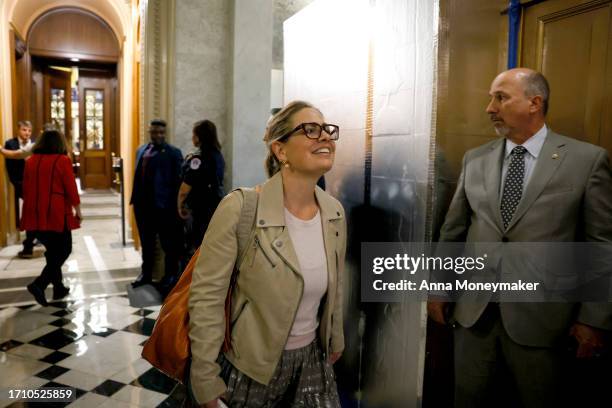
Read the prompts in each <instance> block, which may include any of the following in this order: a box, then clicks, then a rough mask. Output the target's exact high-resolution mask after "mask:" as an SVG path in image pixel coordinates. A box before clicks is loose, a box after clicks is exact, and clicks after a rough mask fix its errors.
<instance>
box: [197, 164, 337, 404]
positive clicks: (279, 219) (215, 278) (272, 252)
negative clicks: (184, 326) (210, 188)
mask: <svg viewBox="0 0 612 408" xmlns="http://www.w3.org/2000/svg"><path fill="white" fill-rule="evenodd" d="M315 194H316V198H317V201H318V204H319V208H320V211H321V220H322V222H323V238H324V244H325V252H326V254H327V273H328V286H327V294H326V295H325V297H324V298H323V300H322V301H321V302H322V306H323V308H322V309H321V310H322V314H321V317H320V326H319V338H320V339H321V344H322V345H323V348H324V352H325V354H326V356H327V355H329V353H331V352H341V351H342V350H343V349H344V334H343V318H342V307H343V297H342V273H343V270H344V255H345V252H346V222H345V217H344V209H343V208H342V205H341V204H340V203H339V202H338V201H337V200H336V199H334V198H333V197H332V196H330V195H329V194H327V193H326V192H324V191H323V190H321V189H320V188H318V187H317V188H316V192H315ZM242 202H243V198H242V194H241V193H240V192H234V193H231V194H229V195H227V196H226V197H225V198H224V199H223V201H221V203H220V204H219V207H218V208H217V211H216V212H215V214H214V216H213V218H212V220H211V222H210V225H209V227H208V230H207V232H206V235H205V236H204V241H203V242H202V248H201V255H200V257H199V259H198V261H197V264H196V266H195V269H194V271H193V282H192V284H191V294H190V298H189V316H190V322H189V326H190V333H189V337H190V339H191V353H192V363H191V373H190V375H191V378H190V382H191V386H192V390H193V393H194V395H195V397H196V399H197V401H198V402H199V403H204V402H207V401H210V400H213V399H215V398H216V397H218V396H219V395H221V394H223V393H224V392H225V391H226V386H225V383H224V382H223V380H222V379H221V378H220V377H219V372H220V367H219V365H218V364H217V363H216V360H217V357H218V355H219V350H220V349H221V345H222V343H223V337H224V328H225V323H224V301H225V296H226V293H227V290H228V286H229V281H230V276H231V274H232V270H233V267H234V263H235V262H236V259H237V257H238V254H237V252H238V243H237V237H236V226H237V224H238V220H239V218H240V213H241V207H242ZM254 229H255V231H254V233H252V234H251V238H250V241H249V243H248V246H247V247H246V250H245V255H244V256H243V258H242V262H241V265H239V270H240V272H239V274H238V279H237V283H236V287H235V289H234V293H233V296H232V307H231V322H232V323H231V342H232V350H231V351H230V352H229V353H227V354H226V358H227V359H228V360H229V361H230V362H231V363H232V364H233V365H234V366H235V367H236V368H237V369H239V370H240V371H241V372H243V373H244V374H246V375H248V376H249V377H250V378H252V379H254V380H255V381H257V382H259V383H262V384H268V383H269V381H270V379H271V378H272V375H273V373H274V370H275V369H276V366H277V364H278V362H279V360H280V357H281V354H282V352H283V350H284V347H285V343H286V341H287V338H288V336H289V332H290V330H291V327H292V325H293V321H294V318H295V314H296V313H297V309H298V306H299V304H300V301H301V297H302V291H303V286H304V281H303V279H302V276H301V274H300V267H299V263H298V260H297V255H296V253H295V250H294V248H293V244H292V243H291V239H290V237H289V231H288V229H287V228H286V226H285V215H284V202H283V184H282V176H281V174H280V173H278V174H276V175H275V176H273V177H272V178H270V179H269V180H268V181H267V182H266V183H264V184H263V185H262V186H261V191H260V193H259V204H258V207H257V214H256V218H255V225H254Z"/></svg>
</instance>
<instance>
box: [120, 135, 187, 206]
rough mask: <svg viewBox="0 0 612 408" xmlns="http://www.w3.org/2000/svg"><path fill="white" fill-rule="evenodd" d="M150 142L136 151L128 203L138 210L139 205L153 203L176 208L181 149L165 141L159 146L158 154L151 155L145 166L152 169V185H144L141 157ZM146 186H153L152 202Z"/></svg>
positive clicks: (179, 182) (179, 179) (179, 181)
mask: <svg viewBox="0 0 612 408" xmlns="http://www.w3.org/2000/svg"><path fill="white" fill-rule="evenodd" d="M149 145H150V143H147V144H145V145H142V146H140V147H139V148H138V150H137V152H136V172H135V174H134V184H133V188H132V197H131V199H130V204H133V205H134V209H135V210H136V211H138V208H137V207H139V206H145V205H153V206H155V207H156V208H164V209H176V199H177V196H178V190H179V187H180V184H181V166H182V164H183V154H182V153H181V151H180V150H179V149H178V148H176V147H174V146H172V145H170V144H167V143H164V144H163V145H162V146H161V147H160V151H159V152H158V154H157V155H156V156H155V157H153V158H152V159H151V160H150V162H148V163H147V166H150V169H152V171H153V179H152V183H153V184H154V185H153V186H145V185H144V183H145V182H146V181H145V180H144V177H143V174H142V171H143V168H142V159H143V156H144V153H145V151H146V149H147V147H149ZM149 182H151V181H149ZM146 187H148V188H153V191H154V197H153V202H148V200H147V199H148V197H145V196H146V193H145V191H146Z"/></svg>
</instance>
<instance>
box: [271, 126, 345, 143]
mask: <svg viewBox="0 0 612 408" xmlns="http://www.w3.org/2000/svg"><path fill="white" fill-rule="evenodd" d="M298 130H302V131H303V132H304V134H305V135H306V137H307V138H309V139H314V140H318V139H319V138H320V137H321V134H322V133H323V131H325V133H327V134H328V135H329V140H338V139H339V138H340V126H338V125H332V124H329V123H323V124H322V125H319V124H318V123H316V122H308V123H301V124H299V125H297V126H296V127H295V129H293V130H292V131H291V132H289V133H287V134H286V135H285V136H283V137H279V138H278V140H283V139H286V138H288V137H289V136H291V135H292V134H294V133H295V132H297V131H298Z"/></svg>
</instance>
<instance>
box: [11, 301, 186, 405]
mask: <svg viewBox="0 0 612 408" xmlns="http://www.w3.org/2000/svg"><path fill="white" fill-rule="evenodd" d="M159 309H160V306H154V307H150V308H145V309H138V308H134V307H131V306H130V305H129V301H128V299H127V297H125V296H111V297H99V298H93V299H86V300H78V301H68V302H56V303H51V304H50V305H49V306H48V307H41V306H39V305H26V306H18V307H5V308H1V309H0V372H1V373H2V375H0V389H6V388H10V387H15V388H30V389H32V388H39V387H65V386H69V387H73V388H74V389H75V393H76V396H77V398H76V400H75V401H72V402H70V403H46V404H44V405H41V404H34V403H28V402H19V401H18V402H14V401H8V400H0V408H3V407H11V408H17V407H31V406H44V407H51V406H57V407H63V406H68V407H88V408H90V407H92V408H93V407H101V408H105V407H119V408H121V407H178V406H181V403H182V401H183V399H184V396H185V388H184V387H183V386H182V385H178V386H177V383H176V382H175V381H174V380H172V379H170V378H168V377H166V376H165V375H164V374H162V373H161V372H159V371H158V370H157V369H155V368H153V367H152V366H151V365H150V364H149V363H148V362H147V361H145V360H143V359H142V358H141V357H140V355H141V352H142V344H143V342H144V341H145V340H146V339H147V338H148V336H149V335H150V334H151V331H152V329H153V325H154V324H155V319H156V318H157V315H158V313H159Z"/></svg>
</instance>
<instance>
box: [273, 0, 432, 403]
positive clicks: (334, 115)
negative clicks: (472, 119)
mask: <svg viewBox="0 0 612 408" xmlns="http://www.w3.org/2000/svg"><path fill="white" fill-rule="evenodd" d="M437 18H438V1H437V0H317V1H315V2H313V3H311V4H310V5H309V6H307V7H306V8H305V9H303V10H302V11H300V12H299V13H297V14H296V15H294V16H293V17H291V18H290V19H288V20H287V21H286V22H285V24H284V35H285V38H284V44H285V52H284V55H285V62H284V68H285V84H284V86H285V91H284V95H285V103H287V102H289V101H292V100H295V99H303V100H307V101H310V102H312V103H313V104H315V105H316V106H317V107H319V108H320V109H321V111H322V112H323V114H324V115H325V117H326V120H327V121H328V122H330V123H337V124H339V125H340V127H341V131H340V134H341V136H340V141H339V142H338V144H337V152H336V163H335V164H334V168H333V170H332V171H330V172H329V173H328V174H327V175H326V182H327V186H328V191H329V192H330V193H331V194H333V195H334V196H336V197H337V198H339V199H340V200H341V201H342V203H343V204H344V206H345V209H346V210H347V218H348V222H349V235H350V238H349V251H348V252H349V254H348V259H347V271H346V279H345V292H346V298H345V311H346V313H345V315H346V319H345V336H346V350H345V353H344V356H343V359H342V361H341V363H340V364H339V366H338V367H336V371H337V374H338V384H339V390H340V394H341V398H342V402H343V405H345V406H357V404H358V402H359V401H361V402H363V406H368V407H372V406H374V407H376V406H381V407H382V406H385V407H386V406H389V407H395V406H401V407H413V406H420V405H421V396H422V378H423V361H424V350H425V326H426V318H425V307H424V305H423V304H419V303H409V302H406V303H392V304H384V303H362V302H361V301H360V298H359V296H360V289H359V282H360V271H359V254H360V243H361V242H368V241H394V242H397V241H402V242H409V241H423V240H424V239H425V231H426V206H427V191H428V188H427V187H428V174H429V169H430V157H429V150H430V149H429V147H430V143H431V141H432V123H433V115H434V112H433V106H434V104H433V98H434V82H435V81H434V79H435V78H434V72H435V57H436V47H435V45H436V43H437V41H436V37H437ZM368 85H370V88H368ZM368 101H369V102H370V103H369V104H368ZM368 107H370V108H371V109H370V111H369V112H368ZM366 123H371V131H372V138H371V145H367V144H366ZM370 154H371V162H366V158H368V157H370Z"/></svg>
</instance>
